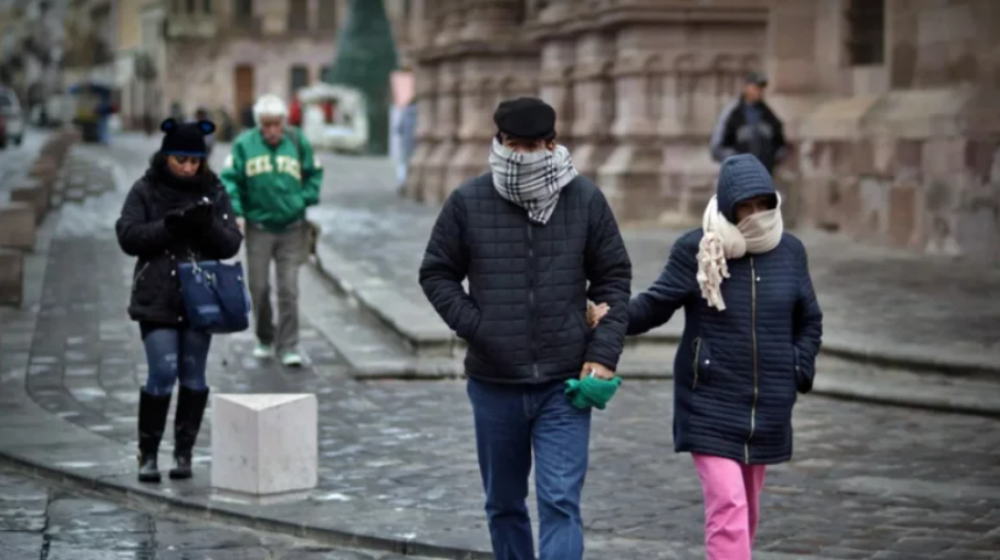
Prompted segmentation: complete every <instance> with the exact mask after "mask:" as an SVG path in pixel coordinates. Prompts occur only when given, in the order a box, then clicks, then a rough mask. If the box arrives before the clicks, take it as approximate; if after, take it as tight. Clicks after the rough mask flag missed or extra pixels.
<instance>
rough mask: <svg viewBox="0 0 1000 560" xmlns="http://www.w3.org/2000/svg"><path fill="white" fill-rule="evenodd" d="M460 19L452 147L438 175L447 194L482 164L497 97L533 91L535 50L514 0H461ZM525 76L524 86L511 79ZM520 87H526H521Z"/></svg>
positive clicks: (483, 168)
mask: <svg viewBox="0 0 1000 560" xmlns="http://www.w3.org/2000/svg"><path fill="white" fill-rule="evenodd" d="M465 2H466V9H467V12H466V20H465V25H464V27H463V28H462V31H461V32H460V33H459V37H460V41H459V42H458V43H457V44H456V45H455V46H454V56H455V60H456V62H455V64H456V66H460V67H461V75H462V79H461V80H460V82H459V83H458V85H457V104H458V107H459V111H458V113H459V115H460V120H459V125H458V131H457V135H456V136H457V141H458V144H457V146H456V151H455V152H454V153H453V154H451V157H450V159H449V161H448V162H447V169H446V171H445V172H444V175H443V181H444V184H443V186H442V188H443V189H444V190H443V192H442V195H447V193H449V192H450V191H451V189H454V188H455V187H457V186H458V185H459V184H461V183H462V182H463V181H465V180H466V179H469V178H470V177H474V176H476V175H479V174H481V173H483V172H484V171H486V170H487V169H488V167H489V166H488V160H487V158H488V154H489V145H490V139H491V138H492V136H493V134H494V132H495V127H494V125H493V120H492V115H493V110H494V108H495V107H496V104H497V103H498V102H499V100H500V99H502V98H503V97H511V96H514V95H524V94H534V93H535V92H534V87H535V86H534V84H535V80H536V74H537V64H538V63H537V60H538V56H537V50H536V48H535V47H534V46H533V45H531V44H530V42H527V41H525V40H524V38H523V33H522V22H521V20H522V18H523V15H524V14H523V13H522V11H523V10H524V5H523V2H521V1H520V0H465ZM522 82H527V83H529V86H528V88H525V87H518V86H517V85H516V84H519V83H522ZM526 89H528V90H530V91H525V90H526Z"/></svg>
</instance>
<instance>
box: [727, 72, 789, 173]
mask: <svg viewBox="0 0 1000 560" xmlns="http://www.w3.org/2000/svg"><path fill="white" fill-rule="evenodd" d="M766 88H767V77H766V76H764V75H763V74H761V73H760V72H750V73H749V74H747V76H746V81H745V83H744V85H743V92H742V93H741V94H740V97H739V99H737V100H735V101H733V102H732V103H730V104H729V105H727V106H726V107H725V108H724V109H723V110H722V114H720V115H719V120H718V122H717V123H716V125H715V129H714V130H713V131H712V138H711V141H710V149H711V152H712V158H713V159H714V160H715V161H717V162H719V163H722V162H723V161H724V160H725V159H726V158H728V157H730V156H734V155H737V154H753V155H754V156H756V158H757V159H758V160H760V162H761V163H762V164H763V165H764V167H765V168H766V169H767V172H768V173H772V174H773V172H774V166H775V165H777V164H779V163H781V162H782V161H783V160H784V159H785V158H786V157H787V156H788V147H787V146H786V144H785V127H784V125H783V124H782V122H781V119H779V118H778V117H777V115H775V114H774V111H772V110H771V108H770V107H769V106H768V105H767V103H765V102H764V90H765V89H766Z"/></svg>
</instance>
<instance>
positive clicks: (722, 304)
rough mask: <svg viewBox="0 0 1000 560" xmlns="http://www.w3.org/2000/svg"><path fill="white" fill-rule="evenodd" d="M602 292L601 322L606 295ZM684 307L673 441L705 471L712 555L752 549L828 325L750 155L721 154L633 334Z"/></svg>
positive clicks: (638, 309) (740, 555)
mask: <svg viewBox="0 0 1000 560" xmlns="http://www.w3.org/2000/svg"><path fill="white" fill-rule="evenodd" d="M594 301H596V302H598V303H599V305H597V306H595V307H593V308H592V309H591V313H590V315H589V318H590V322H591V325H599V324H600V321H601V317H602V316H604V314H605V313H607V312H608V306H607V305H605V304H604V302H600V301H599V300H594ZM681 307H683V308H684V317H685V322H684V335H683V337H682V338H681V343H680V346H679V348H678V350H677V356H676V359H675V360H674V449H675V450H676V451H677V452H688V453H691V454H692V456H693V457H694V464H695V468H696V469H697V471H698V477H699V478H700V479H701V485H702V490H703V491H704V499H705V547H706V552H707V555H708V559H709V560H750V556H751V552H750V551H751V547H752V545H753V542H754V536H755V534H756V531H757V522H758V519H760V493H761V489H762V488H763V487H764V473H765V468H766V465H772V464H776V463H782V462H785V461H788V460H789V459H790V458H791V456H792V407H793V405H794V404H795V400H796V391H798V392H800V393H806V392H808V391H810V390H811V389H812V385H813V378H814V376H815V372H816V355H817V354H818V353H819V349H820V344H821V340H822V336H823V313H822V311H821V310H820V307H819V303H818V302H817V301H816V294H815V293H814V291H813V285H812V280H811V278H810V276H809V266H808V262H807V257H806V250H805V247H803V245H802V242H801V241H799V240H798V239H797V238H795V237H794V236H793V235H791V234H789V233H786V232H784V226H783V224H782V219H781V197H780V195H779V194H778V192H777V191H776V190H775V188H774V183H773V181H772V179H771V175H770V174H769V173H768V172H767V170H766V169H765V168H764V166H763V165H762V164H761V163H760V161H758V160H757V159H756V158H755V157H754V156H752V155H749V154H743V155H738V156H733V157H730V158H728V159H727V160H725V161H724V162H723V164H722V171H721V174H720V176H719V181H718V186H717V189H716V195H715V197H713V198H712V200H711V201H710V202H709V204H708V208H706V209H705V215H704V218H703V223H702V228H700V229H697V230H694V231H690V232H688V233H686V234H684V235H683V236H682V237H681V238H680V239H678V240H677V242H676V243H675V244H674V247H673V249H672V250H671V252H670V258H669V260H668V261H667V265H666V268H665V269H664V270H663V272H662V273H661V274H660V277H659V279H657V280H656V282H655V283H653V286H652V287H651V288H649V290H647V291H645V292H643V293H642V294H639V295H638V296H636V297H635V298H633V299H632V300H631V301H630V302H629V304H628V317H629V322H628V323H629V324H628V334H629V335H638V334H642V333H644V332H647V331H649V330H651V329H654V328H656V327H658V326H660V325H662V324H664V323H666V322H667V321H669V320H670V318H671V317H672V316H673V314H674V312H675V311H676V310H678V309H680V308H681ZM612 309H613V307H612Z"/></svg>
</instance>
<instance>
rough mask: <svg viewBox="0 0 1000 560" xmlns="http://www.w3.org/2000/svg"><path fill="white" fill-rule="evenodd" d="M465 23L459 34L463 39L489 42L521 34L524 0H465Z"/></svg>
mask: <svg viewBox="0 0 1000 560" xmlns="http://www.w3.org/2000/svg"><path fill="white" fill-rule="evenodd" d="M462 5H463V7H464V9H465V10H466V12H465V20H464V25H463V26H462V29H461V31H459V33H458V36H459V39H460V40H462V41H477V42H489V41H490V40H491V39H501V38H503V39H506V38H509V37H516V36H518V35H519V31H520V27H521V21H522V20H523V15H524V14H523V13H522V12H523V10H524V2H523V1H522V0H463V1H462Z"/></svg>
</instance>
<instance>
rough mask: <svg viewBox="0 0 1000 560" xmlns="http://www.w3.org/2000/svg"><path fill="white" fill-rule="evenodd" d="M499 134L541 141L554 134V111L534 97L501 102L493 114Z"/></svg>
mask: <svg viewBox="0 0 1000 560" xmlns="http://www.w3.org/2000/svg"><path fill="white" fill-rule="evenodd" d="M493 122H494V123H496V125H497V129H498V130H500V132H502V133H504V134H506V135H508V136H513V137H515V138H521V139H523V140H541V139H544V138H551V137H553V136H555V134H556V110H555V109H553V108H552V106H551V105H549V104H548V103H546V102H544V101H542V100H541V99H538V98H535V97H518V98H517V99H509V100H507V101H503V102H501V103H500V105H499V106H498V107H497V110H496V112H494V113H493Z"/></svg>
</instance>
